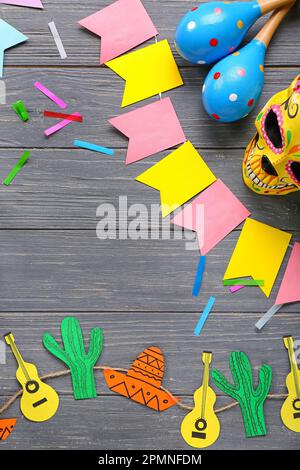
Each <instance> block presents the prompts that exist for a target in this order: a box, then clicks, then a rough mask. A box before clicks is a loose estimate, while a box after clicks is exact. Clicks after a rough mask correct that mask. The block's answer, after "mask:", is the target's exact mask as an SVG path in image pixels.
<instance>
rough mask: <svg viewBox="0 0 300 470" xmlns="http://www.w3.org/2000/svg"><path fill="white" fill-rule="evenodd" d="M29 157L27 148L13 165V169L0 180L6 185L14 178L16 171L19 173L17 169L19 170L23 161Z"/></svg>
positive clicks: (23, 163)
mask: <svg viewBox="0 0 300 470" xmlns="http://www.w3.org/2000/svg"><path fill="white" fill-rule="evenodd" d="M29 157H30V152H29V151H28V150H26V151H25V152H24V153H23V155H22V157H21V158H20V159H19V161H18V163H17V164H16V165H15V166H14V167H13V169H12V170H11V172H10V173H9V174H8V175H7V177H6V178H5V179H4V180H3V181H2V183H3V184H5V185H6V186H8V185H9V184H10V183H11V182H12V180H13V179H14V177H15V176H16V175H17V173H19V171H20V170H21V168H22V167H23V166H24V165H25V163H26V162H27V160H28V158H29Z"/></svg>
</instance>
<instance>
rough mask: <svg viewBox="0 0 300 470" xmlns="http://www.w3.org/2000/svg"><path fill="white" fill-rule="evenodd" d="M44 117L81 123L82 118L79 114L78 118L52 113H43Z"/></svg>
mask: <svg viewBox="0 0 300 470" xmlns="http://www.w3.org/2000/svg"><path fill="white" fill-rule="evenodd" d="M44 116H45V117H51V118H60V119H67V120H68V121H76V122H82V121H83V119H82V116H81V115H80V114H79V115H78V116H75V115H74V114H64V113H54V112H53V111H44Z"/></svg>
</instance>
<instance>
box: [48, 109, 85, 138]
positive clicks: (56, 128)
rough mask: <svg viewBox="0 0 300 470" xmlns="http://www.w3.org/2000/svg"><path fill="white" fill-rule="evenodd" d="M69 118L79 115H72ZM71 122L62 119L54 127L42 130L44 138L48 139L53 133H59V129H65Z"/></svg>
mask: <svg viewBox="0 0 300 470" xmlns="http://www.w3.org/2000/svg"><path fill="white" fill-rule="evenodd" d="M71 116H80V114H79V113H73V114H71ZM71 122H74V121H70V120H69V119H64V120H63V121H60V122H59V123H58V124H55V125H54V126H52V127H49V128H48V129H46V130H44V134H45V136H46V137H49V136H50V135H52V134H54V133H55V132H57V131H60V130H61V129H63V128H64V127H66V126H67V125H68V124H71Z"/></svg>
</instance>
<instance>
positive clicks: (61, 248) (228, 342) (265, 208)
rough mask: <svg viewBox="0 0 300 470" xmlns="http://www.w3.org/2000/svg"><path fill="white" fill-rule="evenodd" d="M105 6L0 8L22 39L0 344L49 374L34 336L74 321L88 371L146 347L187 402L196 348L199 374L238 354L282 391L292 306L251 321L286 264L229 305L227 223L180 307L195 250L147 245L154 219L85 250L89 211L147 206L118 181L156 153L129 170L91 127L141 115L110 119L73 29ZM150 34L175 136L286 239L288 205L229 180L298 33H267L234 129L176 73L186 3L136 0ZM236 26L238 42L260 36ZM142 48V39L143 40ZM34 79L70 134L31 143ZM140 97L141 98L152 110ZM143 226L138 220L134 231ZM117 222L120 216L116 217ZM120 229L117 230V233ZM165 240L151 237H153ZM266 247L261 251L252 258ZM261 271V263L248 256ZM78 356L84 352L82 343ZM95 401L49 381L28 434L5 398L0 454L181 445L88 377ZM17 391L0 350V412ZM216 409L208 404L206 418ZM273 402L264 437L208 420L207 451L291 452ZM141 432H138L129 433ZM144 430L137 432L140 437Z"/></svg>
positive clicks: (110, 140)
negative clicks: (211, 302) (197, 286)
mask: <svg viewBox="0 0 300 470" xmlns="http://www.w3.org/2000/svg"><path fill="white" fill-rule="evenodd" d="M109 3H111V2H110V0H87V1H85V2H80V1H79V0H77V1H76V0H75V2H72V5H71V4H70V2H69V0H44V6H45V9H44V10H42V11H39V10H32V9H27V8H19V7H15V6H9V5H0V17H1V18H3V19H4V20H6V21H8V22H9V23H11V24H12V25H13V26H15V27H16V28H18V29H19V30H20V31H22V32H23V33H25V34H26V35H28V37H29V41H27V42H26V43H24V44H23V45H20V46H18V47H15V48H12V49H11V50H9V51H7V53H6V54H5V64H6V67H5V75H4V83H5V86H6V91H7V96H6V100H7V102H6V105H3V104H1V105H0V147H1V152H0V178H1V179H3V178H4V177H5V176H6V175H7V174H8V172H9V170H10V168H11V167H12V166H13V165H14V164H15V163H16V162H17V160H18V158H19V157H20V154H21V153H22V152H23V149H25V148H28V149H30V150H31V158H30V160H29V162H28V163H27V164H26V166H25V167H24V168H23V169H22V171H21V172H20V174H19V175H18V176H17V177H16V178H15V180H14V181H13V183H12V184H11V185H10V186H9V187H4V186H2V187H1V188H0V189H1V194H0V260H1V261H0V296H1V306H0V335H2V334H4V333H6V332H7V331H9V330H11V331H13V332H14V334H15V336H16V339H17V341H18V345H19V346H20V349H21V351H22V353H23V354H24V358H25V359H26V360H28V361H29V362H30V361H32V362H34V363H36V364H37V366H38V368H39V371H40V372H41V373H42V374H44V373H48V372H50V371H51V370H60V369H62V368H63V365H62V364H61V363H60V362H59V361H57V360H56V359H55V358H54V357H52V356H51V355H50V354H49V353H47V351H46V350H45V349H44V348H43V346H42V345H41V338H42V334H43V332H44V331H49V332H50V333H51V334H53V335H54V337H55V338H56V339H58V340H59V339H60V331H59V327H60V322H61V320H62V318H63V317H64V316H65V315H68V314H74V315H76V316H77V317H78V318H79V320H80V322H81V325H82V327H83V331H84V335H85V339H86V340H87V337H88V333H89V330H90V329H91V328H92V327H94V326H100V327H102V328H103V330H104V337H105V340H104V349H103V353H102V356H101V358H100V361H99V363H100V364H105V365H109V366H115V367H129V366H130V364H131V362H132V361H133V360H134V358H135V357H136V356H137V355H138V353H139V352H141V351H142V350H143V349H144V348H145V347H146V346H149V345H151V344H154V345H157V346H158V347H160V348H161V349H162V350H163V352H164V354H165V360H166V373H165V378H164V385H165V386H166V387H168V388H169V389H170V390H171V391H172V392H174V393H175V394H177V395H179V396H181V397H182V398H183V401H184V402H185V403H188V404H192V393H193V391H194V389H195V388H196V387H198V386H199V383H200V379H201V374H202V366H201V352H202V350H203V349H211V350H212V351H214V365H215V366H216V367H218V368H219V369H220V370H221V371H222V372H223V373H225V374H226V375H227V377H228V378H229V379H230V373H229V368H228V358H229V353H230V351H232V350H244V351H245V352H246V353H247V354H249V357H250V360H251V362H252V365H253V368H254V371H255V373H257V371H258V368H259V366H260V365H261V364H262V363H263V362H266V363H268V364H270V365H271V366H272V367H273V370H274V382H273V385H272V389H271V392H273V393H283V392H284V391H285V385H284V382H285V376H286V374H287V372H288V358H287V354H286V351H285V350H284V347H283V345H282V339H281V338H282V336H283V335H285V334H293V335H294V337H295V338H296V339H300V333H299V305H298V304H291V305H289V306H286V307H284V308H283V309H282V310H281V311H280V312H279V313H277V314H276V316H275V317H274V318H273V319H272V321H271V322H270V323H269V324H268V325H267V326H266V327H265V328H264V329H263V330H262V331H261V332H260V333H257V332H256V331H255V329H254V324H255V322H256V321H257V320H258V318H259V317H260V316H261V314H262V313H264V312H265V311H266V310H267V309H268V308H269V307H270V306H271V305H272V304H273V302H274V299H275V295H276V292H277V290H278V286H279V283H280V279H282V274H283V270H284V268H285V265H286V262H287V257H286V259H285V262H284V264H283V266H282V269H281V271H280V274H279V276H278V279H277V282H276V286H275V288H274V289H273V292H272V295H271V298H270V299H267V298H266V297H265V296H264V295H263V294H262V293H261V291H260V290H259V289H256V288H248V289H244V290H242V291H241V292H238V293H237V294H235V295H232V294H229V293H228V291H227V289H226V288H224V287H223V286H222V277H223V274H224V271H225V268H226V266H227V263H228V260H229V258H230V256H231V253H232V250H233V249H234V246H235V243H236V241H237V238H238V236H239V231H240V227H239V228H238V229H237V230H236V231H235V232H233V233H232V234H231V235H230V236H228V237H227V238H226V239H225V240H224V241H223V242H222V243H220V244H219V245H218V246H217V247H216V248H215V249H214V250H213V251H212V252H211V253H210V254H209V256H208V259H207V267H206V271H205V275H204V280H203V286H202V290H201V296H200V297H199V298H193V297H192V296H191V290H192V285H193V281H194V276H195V270H196V266H197V262H198V256H199V253H198V252H197V251H189V250H186V246H185V240H180V239H176V238H177V237H179V236H180V235H181V231H179V230H176V229H175V231H174V230H173V228H171V238H175V240H174V239H171V240H169V239H162V238H163V233H165V232H164V226H163V225H162V223H161V220H158V221H157V222H155V223H154V224H153V227H154V228H155V237H157V238H158V239H157V240H156V239H137V240H118V239H117V240H114V239H111V240H109V239H108V240H99V239H98V238H97V236H96V226H97V222H98V221H99V219H100V218H99V216H97V215H96V210H97V207H98V205H99V204H102V203H108V204H113V205H115V206H118V200H119V196H127V198H128V205H130V204H135V203H143V204H145V206H146V208H148V209H149V208H150V207H151V205H152V204H157V203H158V202H159V194H158V192H156V191H154V190H152V189H151V188H148V187H146V186H144V185H142V184H139V183H137V182H135V181H134V178H135V176H137V175H138V174H139V173H141V172H142V171H144V170H146V169H147V168H149V166H151V165H152V164H153V163H154V162H156V161H158V160H159V159H160V158H162V157H163V156H165V155H166V154H167V153H168V152H162V153H161V154H159V155H156V156H154V157H150V158H148V159H145V160H144V161H141V162H139V163H137V164H134V165H131V166H127V167H126V166H125V165H124V159H125V154H126V148H127V139H126V138H125V137H124V136H122V135H121V134H119V133H118V132H117V131H116V130H115V129H114V128H112V127H111V126H110V125H109V124H108V122H107V119H108V118H109V117H111V116H115V115H117V114H120V113H124V112H126V111H129V110H131V109H134V108H136V107H139V106H142V105H143V104H145V103H146V102H147V101H145V102H143V103H138V104H137V105H134V106H130V107H128V108H125V109H123V110H121V109H120V103H121V98H122V94H123V81H122V79H120V78H119V77H118V76H116V75H115V74H113V73H112V71H110V70H109V69H107V68H106V67H105V66H102V67H100V66H99V40H98V38H97V37H96V36H94V35H92V34H90V33H89V32H88V31H86V30H84V29H82V28H81V27H80V26H79V25H78V24H77V22H78V20H80V19H82V18H84V17H85V16H87V15H89V14H91V13H93V12H95V11H96V10H99V9H101V8H102V7H104V6H106V5H108V4H109ZM143 3H144V4H145V6H146V9H147V10H148V12H149V13H150V15H151V17H152V19H153V21H154V23H155V25H156V26H157V28H158V30H159V32H160V38H165V37H166V38H168V39H169V41H170V44H171V47H172V48H173V51H174V54H175V58H176V60H177V63H178V65H179V66H180V71H181V73H182V76H183V79H184V82H185V85H184V86H183V87H180V88H178V89H175V90H172V91H171V92H170V93H168V94H167V95H169V96H170V97H171V98H172V101H173V103H174V106H175V108H176V111H177V113H178V116H179V118H180V121H181V124H182V126H183V129H184V131H185V133H186V136H187V138H188V139H190V140H191V141H192V142H193V144H194V145H195V146H196V147H197V149H199V152H200V153H201V155H202V156H203V157H204V158H205V160H206V161H207V163H208V164H209V166H210V167H211V168H212V170H213V171H214V172H215V174H216V176H217V177H220V178H222V179H223V181H224V182H225V183H226V184H227V185H228V186H229V187H230V188H231V189H232V191H234V193H235V194H236V195H237V196H238V197H239V198H240V199H241V201H242V202H243V203H244V204H245V205H246V206H247V207H248V209H249V210H251V211H252V215H253V217H254V218H256V219H257V220H260V221H263V222H266V223H269V224H271V225H274V226H275V227H278V228H282V229H285V230H287V231H291V232H292V233H293V235H294V239H295V240H299V239H300V226H299V202H300V199H299V197H300V193H299V194H293V195H291V196H288V197H278V198H269V197H264V198H262V197H258V196H257V195H256V194H254V193H252V192H251V191H249V190H248V189H247V188H246V187H245V186H244V184H243V182H242V179H241V161H242V156H243V151H244V150H243V149H244V148H245V146H246V144H247V142H248V141H249V139H250V138H251V137H252V135H253V133H254V125H253V121H254V118H255V115H256V111H258V109H259V108H260V107H261V106H262V105H263V104H264V103H265V102H266V100H267V99H269V98H270V97H271V96H272V95H273V94H274V93H275V92H277V91H279V90H281V89H283V88H285V87H286V86H287V85H288V84H289V83H290V81H291V80H292V79H293V78H294V77H295V76H296V74H297V73H299V64H300V53H299V50H300V47H299V46H300V36H299V34H298V23H299V13H300V7H299V4H297V5H296V6H295V7H294V9H293V11H292V12H291V14H290V15H289V17H288V18H287V19H286V20H285V22H284V23H283V24H282V26H281V28H280V29H279V31H278V33H277V34H276V36H275V38H274V40H273V42H272V45H271V47H270V48H269V51H268V53H267V56H266V74H265V76H266V83H265V88H264V91H263V94H262V97H261V100H260V103H259V105H258V107H257V108H256V111H254V112H253V113H252V115H251V116H249V117H248V118H246V119H244V120H243V121H241V122H240V123H234V124H220V123H218V125H216V123H213V121H212V120H210V119H209V118H208V117H207V116H206V114H205V113H204V111H203V108H202V105H201V87H202V83H203V80H204V77H205V75H206V73H207V69H205V68H199V67H193V66H190V65H189V64H187V63H186V62H184V61H183V60H182V59H181V58H180V57H179V56H178V54H177V53H176V51H175V50H174V46H173V35H174V31H175V28H176V24H177V22H178V20H179V19H180V17H181V16H182V14H183V13H185V12H186V11H187V10H188V9H189V8H190V7H191V6H193V5H194V3H193V2H190V1H184V0H143ZM51 20H54V21H55V23H56V25H57V28H58V30H59V32H60V34H61V37H62V40H63V43H64V46H65V48H66V52H67V54H68V58H67V59H66V60H64V61H62V60H61V59H60V57H59V55H58V52H57V50H56V47H55V44H54V41H53V38H52V36H51V34H50V32H49V30H48V26H47V23H48V22H49V21H51ZM264 21H265V19H261V20H259V21H258V22H257V24H256V25H255V26H254V28H252V30H251V31H250V33H249V36H248V37H252V36H253V35H254V34H255V33H256V32H257V31H258V29H259V28H260V26H261V25H262V24H263V22H264ZM151 42H153V41H149V44H151ZM36 80H39V81H41V82H42V83H43V84H45V85H46V86H48V87H49V88H50V89H52V90H53V91H54V92H56V93H57V94H58V96H60V97H61V98H62V99H64V100H65V101H67V102H68V103H69V107H68V111H70V112H74V111H79V112H80V113H82V115H83V116H84V122H83V124H77V123H72V124H71V125H70V126H68V128H67V129H65V130H63V131H61V132H59V133H58V134H56V135H55V136H53V137H51V138H49V139H45V138H44V136H43V130H44V129H45V128H46V127H49V126H51V125H52V124H53V122H54V121H53V120H51V119H44V118H43V116H42V113H43V110H44V109H50V110H54V111H56V110H57V109H56V107H55V105H54V104H53V103H51V101H49V100H48V99H47V98H46V97H44V96H43V95H42V94H41V93H40V92H38V91H37V90H35V89H34V87H33V83H34V82H35V81H36ZM17 99H22V100H23V101H24V103H25V105H26V107H27V108H28V110H29V112H30V121H29V122H28V123H25V124H24V123H22V122H21V121H19V119H18V118H17V116H16V115H15V114H14V112H13V111H12V110H11V107H10V106H11V104H12V102H14V101H16V100H17ZM154 99H157V97H156V98H152V99H150V100H148V102H149V101H153V100H154ZM75 138H78V139H83V140H90V141H92V142H95V143H99V144H100V145H105V146H109V147H113V148H115V149H116V153H115V156H114V157H107V156H104V155H99V154H95V153H91V152H88V151H84V150H80V149H75V148H73V140H74V139H75ZM145 220H146V215H145V216H143V217H142V221H145ZM120 222H121V224H122V223H124V215H123V214H121V217H120ZM119 229H120V226H119V224H117V235H118V234H119V233H120V232H119ZM165 238H166V236H165ZM264 249H267V247H264ZM253 256H256V257H257V258H258V259H259V260H261V261H262V262H263V253H255V254H253ZM210 295H215V296H216V298H217V301H216V305H215V307H214V309H213V312H212V313H211V315H210V317H209V319H208V321H207V323H206V325H205V327H204V330H203V332H202V334H201V337H200V338H196V337H195V336H194V335H193V330H194V327H195V324H196V322H197V320H198V318H199V315H200V312H201V309H202V308H203V307H204V305H205V303H206V301H207V298H208V296H210ZM86 344H87V342H86ZM96 381H97V393H98V397H97V399H95V400H84V401H80V402H78V401H76V402H75V401H74V399H73V397H72V390H71V381H70V377H69V376H66V377H64V378H59V379H56V380H52V381H51V384H52V385H53V386H54V387H56V388H57V390H58V391H59V393H60V396H61V406H60V409H59V412H58V414H57V415H56V416H55V417H54V419H53V420H51V421H49V422H47V423H44V424H36V423H32V422H28V421H26V419H24V418H22V417H21V415H20V411H19V409H18V406H19V404H18V402H17V403H15V404H14V406H13V407H12V409H11V410H9V412H7V413H6V414H5V416H13V415H16V416H17V417H18V423H17V427H16V429H15V430H14V433H13V434H12V435H11V436H10V438H9V439H7V441H5V442H4V443H3V444H2V445H1V448H2V449H28V448H33V449H57V448H59V449H67V448H69V449H71V448H73V449H78V448H79V449H187V448H188V447H187V446H186V444H185V442H184V441H183V439H182V438H181V436H180V431H179V429H180V424H181V420H182V419H183V416H184V412H183V411H181V410H180V409H178V408H176V407H174V408H172V409H170V410H169V411H167V412H165V413H163V414H160V415H158V414H157V413H155V412H154V411H151V410H149V409H147V408H144V407H142V406H139V405H137V404H135V403H133V402H131V401H130V400H126V399H125V398H122V397H119V396H116V395H114V394H112V393H111V392H110V391H109V390H108V388H107V387H106V385H105V383H104V380H103V377H102V373H101V372H97V373H96ZM17 387H18V384H17V382H16V379H15V362H14V359H13V357H12V355H11V353H10V352H9V351H7V363H6V364H0V397H1V399H0V401H1V402H3V401H4V400H5V398H6V397H7V396H8V395H9V394H11V393H13V392H14V391H15V390H16V388H17ZM230 401H231V399H230V398H229V397H224V396H223V395H221V394H218V402H217V405H218V406H222V405H223V404H225V403H229V402H230ZM280 406H281V402H280V401H268V402H267V404H266V422H267V428H268V431H269V434H268V436H266V437H265V438H254V439H246V438H245V435H244V429H243V424H242V418H241V415H240V410H239V409H238V408H234V409H232V410H229V411H226V412H225V413H224V414H222V415H221V416H220V418H221V425H222V434H221V438H220V439H219V440H218V441H217V443H216V444H215V446H214V448H216V449H230V448H236V449H245V448H246V449H262V448H263V449H298V447H299V444H298V440H299V438H298V436H297V434H295V433H292V432H290V431H288V430H287V429H285V428H284V426H283V425H282V423H281V421H280V418H279V410H280ZM145 423H146V428H145ZM145 429H146V432H145Z"/></svg>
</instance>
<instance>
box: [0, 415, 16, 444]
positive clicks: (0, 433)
mask: <svg viewBox="0 0 300 470" xmlns="http://www.w3.org/2000/svg"><path fill="white" fill-rule="evenodd" d="M16 422H17V420H16V418H9V419H0V441H5V439H7V438H8V436H9V435H10V434H11V433H12V431H13V429H14V427H15V425H16Z"/></svg>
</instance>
